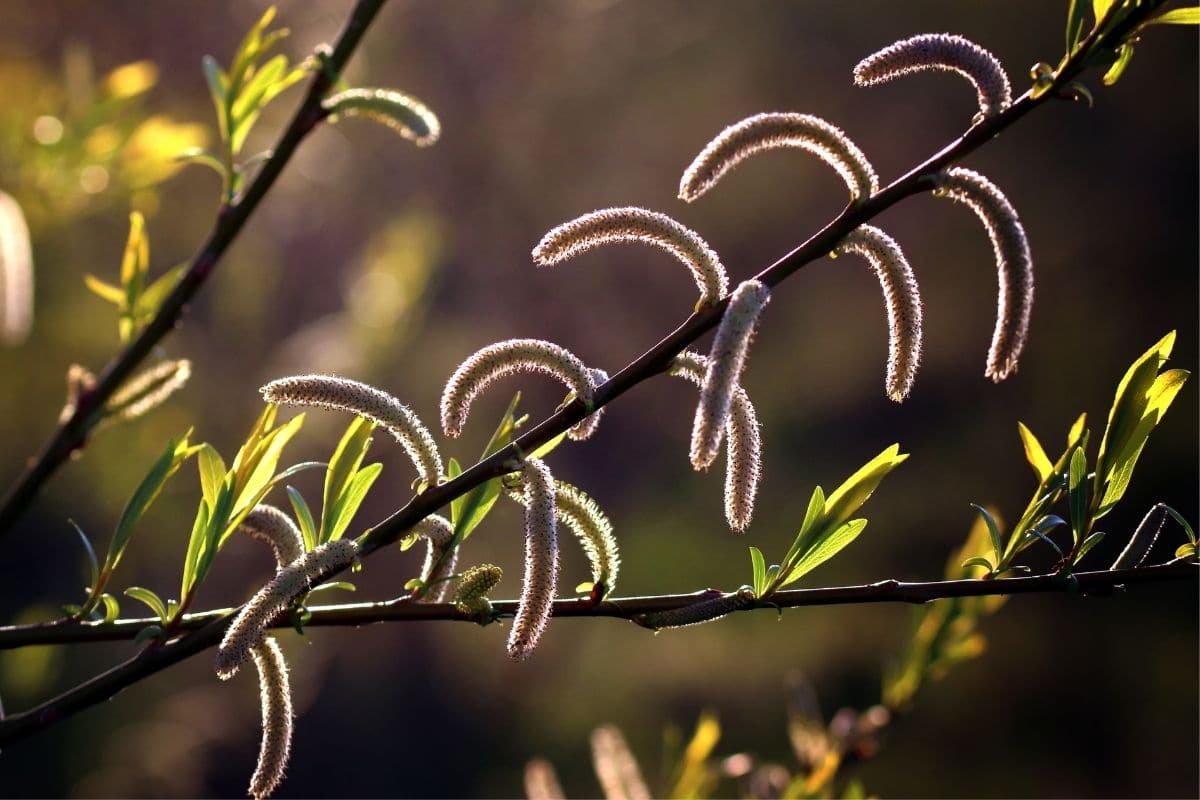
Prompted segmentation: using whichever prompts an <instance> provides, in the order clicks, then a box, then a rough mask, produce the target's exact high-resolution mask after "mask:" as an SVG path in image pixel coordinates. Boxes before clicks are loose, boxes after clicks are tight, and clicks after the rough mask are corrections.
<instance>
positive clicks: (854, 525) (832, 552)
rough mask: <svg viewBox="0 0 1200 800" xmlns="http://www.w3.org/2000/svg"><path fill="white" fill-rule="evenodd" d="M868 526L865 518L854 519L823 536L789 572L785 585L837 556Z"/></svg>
mask: <svg viewBox="0 0 1200 800" xmlns="http://www.w3.org/2000/svg"><path fill="white" fill-rule="evenodd" d="M866 527H867V521H866V520H865V519H852V520H850V521H849V522H847V523H845V524H844V525H842V526H840V527H839V528H837V529H836V530H834V531H833V532H832V533H829V534H827V535H825V536H823V537H821V539H820V541H818V542H816V543H815V544H814V545H813V547H812V548H811V549H810V550H809V551H808V552H807V553H805V554H804V555H803V556H802V557H801V558H800V561H799V562H798V563H797V564H796V566H794V567H793V568H792V571H791V572H790V573H788V576H787V578H786V579H784V581H783V584H782V585H783V586H787V585H788V584H790V583H794V582H796V581H797V580H799V579H800V578H801V577H803V576H804V575H805V574H807V573H809V572H812V571H813V570H814V569H816V568H817V567H819V566H821V565H822V564H824V563H825V562H826V561H828V560H829V559H831V558H833V557H834V556H836V555H837V554H838V553H840V552H841V551H842V549H843V548H845V547H846V546H847V545H848V544H850V543H851V542H853V541H854V540H855V539H857V538H858V535H859V534H860V533H862V532H863V529H864V528H866Z"/></svg>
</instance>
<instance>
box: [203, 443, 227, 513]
mask: <svg viewBox="0 0 1200 800" xmlns="http://www.w3.org/2000/svg"><path fill="white" fill-rule="evenodd" d="M196 465H197V466H198V467H199V468H200V487H201V490H202V491H203V493H204V499H205V501H206V502H207V503H208V505H209V506H210V507H211V506H212V505H213V503H214V502H216V499H217V493H218V492H219V491H221V484H222V483H223V482H224V481H225V472H226V469H225V461H224V460H223V459H222V458H221V454H220V453H218V452H217V451H216V448H214V447H213V446H212V445H210V444H205V445H202V446H201V448H200V453H199V457H198V458H197V459H196Z"/></svg>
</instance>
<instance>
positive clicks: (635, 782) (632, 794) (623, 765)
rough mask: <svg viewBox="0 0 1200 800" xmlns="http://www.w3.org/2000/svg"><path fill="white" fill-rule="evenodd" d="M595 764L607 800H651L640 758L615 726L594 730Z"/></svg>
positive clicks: (593, 753) (593, 758) (593, 752)
mask: <svg viewBox="0 0 1200 800" xmlns="http://www.w3.org/2000/svg"><path fill="white" fill-rule="evenodd" d="M592 766H593V767H594V768H595V770H596V778H597V779H598V780H599V781H600V786H601V788H603V789H604V797H605V798H606V800H650V789H649V788H647V786H646V781H645V779H644V778H643V777H642V771H641V769H639V768H638V763H637V759H635V758H634V757H633V753H632V752H631V751H630V749H629V745H627V744H626V743H625V737H624V736H622V735H621V731H620V730H618V729H617V727H616V726H614V725H601V726H600V727H599V728H596V730H594V731H592Z"/></svg>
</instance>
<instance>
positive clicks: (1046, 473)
mask: <svg viewBox="0 0 1200 800" xmlns="http://www.w3.org/2000/svg"><path fill="white" fill-rule="evenodd" d="M1017 432H1018V433H1019V434H1020V435H1021V444H1022V445H1023V446H1024V447H1025V460H1026V461H1028V462H1029V466H1031V467H1033V471H1034V472H1035V473H1037V476H1038V480H1039V481H1044V480H1046V478H1048V477H1050V475H1051V474H1052V473H1053V472H1054V465H1053V464H1051V463H1050V459H1049V458H1047V457H1046V451H1045V450H1043V449H1042V444H1041V442H1039V441H1038V440H1037V437H1036V436H1034V435H1033V432H1032V431H1031V430H1029V428H1027V427H1025V424H1024V423H1023V422H1018V423H1017Z"/></svg>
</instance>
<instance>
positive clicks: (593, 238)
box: [533, 206, 729, 307]
mask: <svg viewBox="0 0 1200 800" xmlns="http://www.w3.org/2000/svg"><path fill="white" fill-rule="evenodd" d="M612 242H644V243H646V244H650V245H654V246H655V247H660V248H662V249H663V250H666V251H667V252H668V253H670V254H671V255H673V256H675V257H676V258H678V259H679V260H680V261H682V262H683V263H684V264H685V265H687V268H688V269H689V270H691V272H692V277H693V278H694V279H695V281H696V286H697V287H699V289H700V300H699V302H698V303H697V306H698V307H699V306H707V305H712V304H713V303H715V302H717V301H718V300H720V299H721V298H722V297H723V296H724V295H725V292H726V291H728V288H729V279H728V278H727V277H726V276H725V267H723V266H722V265H721V260H720V258H718V256H717V254H716V252H714V251H713V249H712V248H711V247H709V246H708V243H707V242H705V241H704V239H703V238H701V236H700V234H698V233H696V232H695V231H693V230H692V229H691V228H688V227H687V226H685V225H683V224H682V223H679V222H677V221H675V220H674V219H672V218H671V217H668V216H667V215H666V214H660V213H658V212H657V211H649V210H647V209H644V208H637V207H636V206H627V207H624V208H606V209H603V210H600V211H593V212H591V213H590V214H584V215H583V216H581V217H577V218H576V219H573V220H571V221H570V222H564V223H563V224H562V225H559V226H558V227H556V228H553V229H551V231H550V232H549V233H547V234H546V235H545V236H543V237H542V240H541V241H540V242H538V245H537V247H535V248H533V260H534V262H536V263H537V264H538V265H539V266H542V267H548V266H552V265H554V264H558V263H561V262H563V261H566V260H567V259H569V258H573V257H574V256H577V255H579V254H580V253H585V252H587V251H588V250H592V249H594V248H596V247H600V246H601V245H605V244H611V243H612Z"/></svg>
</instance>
